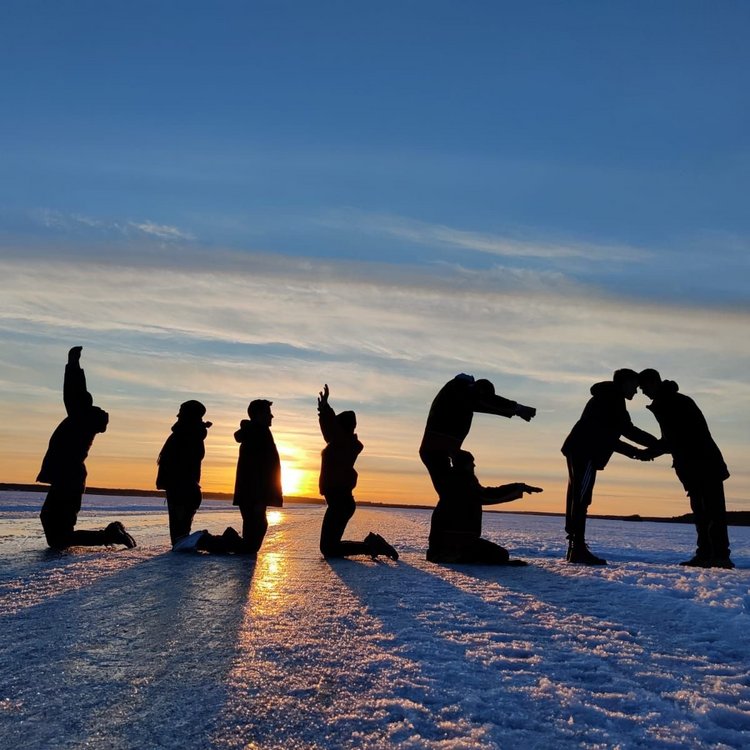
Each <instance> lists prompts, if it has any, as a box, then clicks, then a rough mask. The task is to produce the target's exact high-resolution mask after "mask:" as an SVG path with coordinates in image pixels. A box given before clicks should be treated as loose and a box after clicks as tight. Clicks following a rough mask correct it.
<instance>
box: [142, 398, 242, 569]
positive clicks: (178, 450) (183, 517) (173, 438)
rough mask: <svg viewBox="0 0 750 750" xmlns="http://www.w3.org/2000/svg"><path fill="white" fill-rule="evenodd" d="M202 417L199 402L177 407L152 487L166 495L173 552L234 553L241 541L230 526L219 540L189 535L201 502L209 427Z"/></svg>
mask: <svg viewBox="0 0 750 750" xmlns="http://www.w3.org/2000/svg"><path fill="white" fill-rule="evenodd" d="M205 414H206V407H205V406H204V405H203V404H202V403H201V402H200V401H195V400H190V401H185V402H184V403H183V404H181V405H180V410H179V412H178V414H177V421H176V422H175V423H174V424H173V425H172V434H171V435H170V436H169V437H168V438H167V440H166V442H165V443H164V447H163V448H162V449H161V452H160V453H159V458H158V461H157V463H158V464H159V471H158V473H157V476H156V487H157V488H158V489H160V490H164V492H165V495H166V499H167V511H168V513H169V538H170V539H171V541H172V549H173V550H174V551H175V552H184V551H189V550H204V551H206V552H215V553H218V554H222V553H226V552H236V551H238V550H239V549H240V547H241V543H242V540H241V539H240V535H239V534H238V533H237V532H236V531H235V530H234V529H233V528H232V527H231V526H229V527H228V528H227V529H226V531H225V532H224V534H223V535H222V536H214V535H213V534H209V533H208V531H206V530H202V531H196V532H195V533H194V534H191V533H190V532H191V529H192V526H193V518H194V517H195V514H196V512H197V510H198V508H199V507H200V504H201V501H202V500H203V496H202V494H201V484H200V482H201V464H202V463H203V458H204V456H205V455H206V449H205V447H204V441H205V439H206V436H207V435H208V429H209V427H211V422H204V421H203V417H204V416H205Z"/></svg>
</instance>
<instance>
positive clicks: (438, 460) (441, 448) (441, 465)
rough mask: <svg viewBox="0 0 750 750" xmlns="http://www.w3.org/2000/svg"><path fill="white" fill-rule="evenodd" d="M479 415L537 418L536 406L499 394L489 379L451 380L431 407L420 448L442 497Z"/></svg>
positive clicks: (527, 419) (464, 376) (469, 376)
mask: <svg viewBox="0 0 750 750" xmlns="http://www.w3.org/2000/svg"><path fill="white" fill-rule="evenodd" d="M475 412H479V413H481V414H497V415H499V416H502V417H514V416H518V417H521V419H523V420H525V421H526V422H529V421H531V420H532V419H533V418H534V416H535V415H536V409H534V408H533V407H531V406H524V405H523V404H519V403H516V402H515V401H510V400H509V399H507V398H503V397H502V396H498V395H496V394H495V386H494V385H492V383H491V382H490V381H489V380H474V377H473V376H472V375H465V374H463V373H461V374H460V375H456V377H455V378H453V380H449V381H448V382H447V383H446V384H445V385H444V386H443V387H442V388H441V389H440V391H438V394H437V396H435V399H434V400H433V402H432V405H431V406H430V413H429V414H428V416H427V424H426V425H425V429H424V436H423V437H422V444H421V446H420V447H419V457H420V458H421V459H422V463H423V464H424V465H425V466H426V467H427V471H428V472H429V473H430V479H432V484H433V485H434V487H435V490H436V491H437V493H438V497H440V495H441V494H442V485H443V483H444V482H445V481H446V479H447V477H448V474H449V472H450V469H451V458H452V457H453V456H455V455H456V454H457V453H458V451H459V450H461V446H462V445H463V442H464V440H465V439H466V436H467V435H468V434H469V430H470V429H471V422H472V419H473V417H474V413H475Z"/></svg>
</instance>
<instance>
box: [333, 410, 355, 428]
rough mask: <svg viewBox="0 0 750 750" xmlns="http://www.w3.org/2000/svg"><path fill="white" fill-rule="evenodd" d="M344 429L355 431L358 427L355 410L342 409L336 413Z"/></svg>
mask: <svg viewBox="0 0 750 750" xmlns="http://www.w3.org/2000/svg"><path fill="white" fill-rule="evenodd" d="M336 419H338V421H339V424H340V425H341V428H342V429H343V430H346V431H347V432H354V430H356V429H357V415H356V414H355V413H354V412H353V411H342V412H339V414H337V415H336Z"/></svg>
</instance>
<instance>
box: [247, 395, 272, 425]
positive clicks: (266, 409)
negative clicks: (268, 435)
mask: <svg viewBox="0 0 750 750" xmlns="http://www.w3.org/2000/svg"><path fill="white" fill-rule="evenodd" d="M272 403H273V401H268V400H266V399H265V398H256V399H255V400H254V401H251V402H250V404H249V406H248V407H247V416H248V417H250V419H252V420H253V422H260V423H262V424H267V425H268V426H269V427H270V426H271V420H272V419H273V414H272V413H271V404H272Z"/></svg>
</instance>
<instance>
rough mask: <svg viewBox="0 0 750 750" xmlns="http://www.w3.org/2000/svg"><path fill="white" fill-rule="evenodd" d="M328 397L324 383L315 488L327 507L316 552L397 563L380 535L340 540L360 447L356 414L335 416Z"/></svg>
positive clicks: (349, 512) (348, 514)
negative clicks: (383, 558) (382, 558)
mask: <svg viewBox="0 0 750 750" xmlns="http://www.w3.org/2000/svg"><path fill="white" fill-rule="evenodd" d="M329 395H330V390H329V388H328V384H326V385H324V386H323V390H322V391H321V392H320V394H319V395H318V421H319V423H320V431H321V433H322V435H323V439H324V440H325V441H326V447H325V448H323V451H322V453H321V465H320V480H319V484H318V486H319V489H320V494H321V495H323V497H324V498H325V500H326V505H327V506H328V507H327V508H326V513H325V516H324V517H323V525H322V527H321V529H320V551H321V553H322V554H323V557H327V558H329V557H350V556H352V555H370V556H371V557H372V558H376V557H377V556H378V555H385V556H386V557H389V558H390V559H391V560H398V552H396V550H395V549H394V548H393V547H392V546H391V545H390V544H388V542H386V540H385V539H383V537H382V536H380V534H375V533H373V532H372V531H371V532H370V533H369V534H368V535H367V536H366V537H365V538H364V540H363V541H361V542H353V541H349V540H344V539H343V536H344V530H345V529H346V525H347V524H348V523H349V520H350V519H351V517H352V516H353V515H354V511H355V509H356V504H355V502H354V495H353V492H354V488H355V487H356V486H357V476H358V475H357V470H356V469H355V468H354V463H355V462H356V460H357V457H358V456H359V454H360V453H361V452H362V448H363V446H362V443H361V442H360V441H359V438H358V437H357V433H356V432H355V431H354V430H355V429H356V428H357V416H356V414H355V413H354V412H353V411H342V412H340V413H339V414H336V412H335V411H334V410H333V408H332V407H331V405H330V403H329V401H328V397H329Z"/></svg>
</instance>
